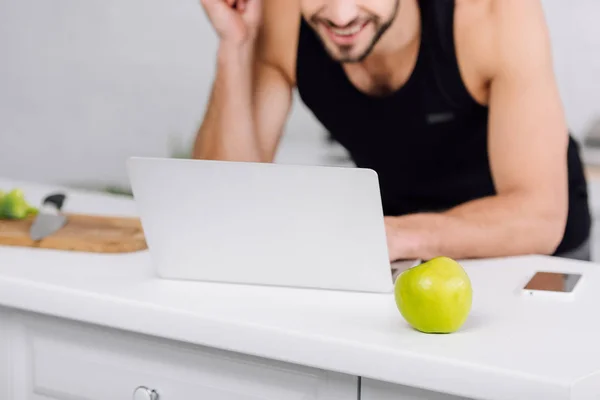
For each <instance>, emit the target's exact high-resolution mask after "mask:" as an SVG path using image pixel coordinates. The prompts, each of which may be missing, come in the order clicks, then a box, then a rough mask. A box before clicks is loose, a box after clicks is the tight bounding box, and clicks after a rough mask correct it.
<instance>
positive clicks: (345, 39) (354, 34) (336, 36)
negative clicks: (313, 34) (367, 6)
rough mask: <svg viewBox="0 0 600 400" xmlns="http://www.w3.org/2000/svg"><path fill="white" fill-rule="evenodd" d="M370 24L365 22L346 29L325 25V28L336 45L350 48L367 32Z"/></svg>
mask: <svg viewBox="0 0 600 400" xmlns="http://www.w3.org/2000/svg"><path fill="white" fill-rule="evenodd" d="M368 24H369V21H364V22H360V23H356V24H352V25H350V26H347V27H344V28H339V27H334V26H331V25H329V24H323V28H324V29H325V31H326V32H327V35H328V36H329V37H330V38H331V40H332V41H333V42H334V43H335V44H337V45H340V46H348V45H351V44H353V43H354V42H355V41H356V39H357V38H358V36H359V35H360V34H361V33H362V32H363V31H364V30H365V28H366V27H367V25H368Z"/></svg>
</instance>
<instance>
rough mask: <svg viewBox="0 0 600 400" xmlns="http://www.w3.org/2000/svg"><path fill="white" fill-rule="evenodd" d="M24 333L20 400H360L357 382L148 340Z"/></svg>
mask: <svg viewBox="0 0 600 400" xmlns="http://www.w3.org/2000/svg"><path fill="white" fill-rule="evenodd" d="M20 332H21V333H20V334H19V340H18V342H17V343H18V345H17V346H16V347H14V348H13V351H16V352H17V354H14V355H13V357H15V356H16V358H17V359H18V362H17V363H15V366H14V367H15V369H16V370H15V371H14V374H13V376H14V377H17V379H19V380H20V381H18V382H16V384H15V385H14V387H15V390H16V392H17V393H18V394H17V395H16V396H14V398H15V399H19V400H20V399H23V400H25V399H28V400H42V399H43V400H49V399H52V400H80V399H81V400H84V399H85V400H129V399H133V398H134V397H133V393H134V391H135V390H136V388H138V387H146V388H148V389H151V390H155V391H156V393H157V394H158V400H190V399H199V400H200V399H210V400H286V399H289V400H301V399H302V400H310V399H315V400H316V399H331V400H351V399H352V400H353V399H356V397H357V382H356V380H355V378H354V377H350V376H346V375H340V374H335V373H330V372H327V371H321V370H315V369H310V368H303V367H299V366H295V365H289V364H285V363H278V362H273V361H270V360H264V359H259V358H254V357H248V356H242V355H239V354H235V353H229V352H223V351H217V350H214V349H209V348H201V347H197V346H190V345H186V344H180V343H174V342H170V341H166V340H158V339H155V338H149V337H146V336H142V335H134V334H129V333H123V332H117V331H112V330H108V329H99V328H95V327H94V328H92V327H90V326H84V325H80V324H76V323H72V322H66V321H58V320H51V319H44V320H43V321H42V322H40V321H37V318H36V320H31V319H27V320H25V321H24V323H23V324H22V326H21V328H20ZM14 359H15V358H13V360H14ZM142 398H144V396H142Z"/></svg>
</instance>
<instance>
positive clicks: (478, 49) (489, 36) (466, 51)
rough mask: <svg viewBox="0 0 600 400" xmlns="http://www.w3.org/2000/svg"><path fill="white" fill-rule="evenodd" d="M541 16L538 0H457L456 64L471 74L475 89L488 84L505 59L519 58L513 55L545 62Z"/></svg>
mask: <svg viewBox="0 0 600 400" xmlns="http://www.w3.org/2000/svg"><path fill="white" fill-rule="evenodd" d="M544 18H545V15H544V10H543V7H542V3H541V0H456V13H455V22H456V24H455V35H456V41H457V53H458V58H459V64H461V69H462V70H463V75H464V76H465V80H466V81H469V77H471V79H470V81H471V82H472V83H471V86H472V87H473V88H474V89H473V91H474V92H477V90H478V89H477V88H479V87H485V86H489V85H490V82H491V81H492V80H493V79H494V78H495V77H497V76H498V74H499V73H501V72H503V71H501V69H502V68H504V67H505V65H506V63H507V62H510V63H512V64H513V65H514V64H515V61H517V62H518V60H514V58H515V57H523V61H522V62H526V61H525V60H527V59H532V58H537V59H538V60H539V61H540V62H542V63H547V61H548V55H549V49H548V48H549V35H548V31H547V26H546V22H545V19H544ZM536 48H537V49H536ZM519 49H520V50H519ZM528 52H533V53H530V54H527V53H528ZM474 82H475V83H474ZM466 83H467V86H469V85H468V83H469V82H466ZM476 97H477V96H476ZM479 97H480V98H483V97H487V94H482V95H480V96H479Z"/></svg>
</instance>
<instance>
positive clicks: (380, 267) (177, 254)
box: [127, 157, 393, 293]
mask: <svg viewBox="0 0 600 400" xmlns="http://www.w3.org/2000/svg"><path fill="white" fill-rule="evenodd" d="M127 170H128V175H129V179H130V184H131V189H132V192H133V196H134V199H135V202H136V206H137V209H138V215H139V217H140V220H141V223H142V227H143V230H144V233H145V236H146V241H147V244H148V250H149V252H150V255H151V258H152V260H153V263H154V267H155V269H156V273H157V275H158V276H159V277H160V278H164V279H179V280H197V281H209V282H227V283H235V284H255V285H269V286H286V287H296V288H312V289H326V290H343V291H359V292H377V293H387V292H391V291H392V290H393V278H392V270H391V267H390V262H389V256H388V250H387V242H386V233H385V226H384V219H383V210H382V204H381V197H380V191H379V181H378V177H377V174H376V173H375V172H374V171H373V170H370V169H361V168H348V167H329V166H305V165H283V164H269V163H251V162H237V161H212V160H190V159H173V158H153V157H132V158H130V159H129V160H128V162H127Z"/></svg>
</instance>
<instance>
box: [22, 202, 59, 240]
mask: <svg viewBox="0 0 600 400" xmlns="http://www.w3.org/2000/svg"><path fill="white" fill-rule="evenodd" d="M65 199H66V195H64V194H63V193H54V194H51V195H49V196H47V197H46V198H44V200H43V201H42V205H41V207H40V209H39V212H38V214H37V216H36V217H35V219H34V221H33V224H32V225H31V229H30V230H29V236H30V237H31V239H32V240H34V241H39V240H42V239H44V238H46V237H48V236H49V235H52V234H53V233H54V232H56V231H58V230H59V229H61V228H62V227H63V226H65V224H66V223H67V217H66V216H65V215H64V214H62V213H61V210H62V207H63V204H64V202H65Z"/></svg>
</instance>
